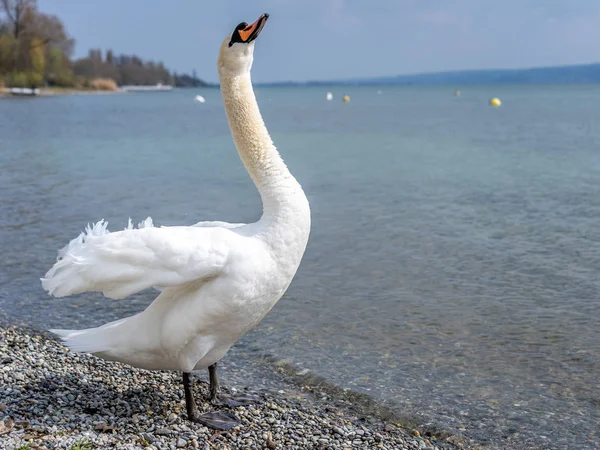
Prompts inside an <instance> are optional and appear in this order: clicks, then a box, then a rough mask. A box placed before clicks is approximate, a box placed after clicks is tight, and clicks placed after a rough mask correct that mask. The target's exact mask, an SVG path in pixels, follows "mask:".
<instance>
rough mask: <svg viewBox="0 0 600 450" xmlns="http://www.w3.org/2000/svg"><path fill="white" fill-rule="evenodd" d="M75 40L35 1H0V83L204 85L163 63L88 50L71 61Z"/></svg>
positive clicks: (37, 84)
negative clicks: (104, 82) (85, 54)
mask: <svg viewBox="0 0 600 450" xmlns="http://www.w3.org/2000/svg"><path fill="white" fill-rule="evenodd" d="M74 47H75V40H74V39H73V38H71V37H70V36H69V34H68V33H67V31H66V30H65V27H64V25H63V23H62V22H61V20H60V19H59V18H58V17H56V16H53V15H48V14H45V13H43V12H41V11H39V10H38V8H37V0H0V84H1V83H2V82H4V84H5V85H7V86H14V87H38V86H43V85H48V86H60V87H79V88H85V87H89V86H90V85H93V81H94V80H96V79H104V80H113V81H114V83H116V84H118V85H155V84H157V83H162V84H172V85H175V86H185V87H190V86H203V85H206V84H207V83H205V82H204V81H202V80H200V79H199V78H198V77H197V76H196V74H195V73H193V75H192V76H190V75H178V74H176V73H173V74H171V73H170V72H169V70H168V69H167V68H166V67H165V66H164V64H163V63H162V62H154V61H144V60H142V59H141V58H139V57H138V56H136V55H122V54H121V55H117V54H115V53H114V52H113V51H112V50H106V51H105V52H104V53H103V52H102V50H101V49H91V50H90V51H89V53H88V56H87V57H85V58H81V59H77V60H74V61H73V60H72V54H73V49H74Z"/></svg>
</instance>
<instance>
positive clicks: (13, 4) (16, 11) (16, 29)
mask: <svg viewBox="0 0 600 450" xmlns="http://www.w3.org/2000/svg"><path fill="white" fill-rule="evenodd" d="M1 6H2V9H3V10H4V14H5V15H6V18H7V19H8V22H9V24H10V25H11V27H12V32H13V36H14V37H15V40H18V39H19V38H20V37H21V34H22V33H23V32H24V31H25V29H26V20H27V15H28V13H32V12H33V11H35V9H36V7H37V1H36V0H2V3H1Z"/></svg>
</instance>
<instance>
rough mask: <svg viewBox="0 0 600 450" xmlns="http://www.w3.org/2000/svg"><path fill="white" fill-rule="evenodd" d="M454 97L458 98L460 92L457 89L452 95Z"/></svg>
mask: <svg viewBox="0 0 600 450" xmlns="http://www.w3.org/2000/svg"><path fill="white" fill-rule="evenodd" d="M454 95H456V96H457V97H460V91H459V90H458V89H457V90H456V92H455V93H454Z"/></svg>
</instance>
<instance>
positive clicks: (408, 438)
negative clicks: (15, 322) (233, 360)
mask: <svg viewBox="0 0 600 450" xmlns="http://www.w3.org/2000/svg"><path fill="white" fill-rule="evenodd" d="M230 365H231V366H234V364H230V363H228V362H225V364H223V371H222V372H223V375H224V383H223V384H224V385H225V386H226V387H224V388H223V390H224V391H229V389H228V387H227V386H228V385H229V383H228V382H227V379H229V378H230V376H228V375H227V373H228V369H229V366H230ZM275 366H276V367H277V372H278V373H279V374H282V375H283V378H284V380H283V381H284V382H285V381H287V382H290V384H289V385H288V386H286V385H277V383H275V384H272V385H271V386H269V387H266V386H264V385H263V386H262V387H261V388H259V389H257V390H253V391H254V392H257V393H259V394H260V396H261V397H262V398H263V399H264V401H263V402H261V403H260V404H258V405H253V406H249V407H238V408H234V409H231V412H233V413H234V414H236V415H237V416H238V417H239V418H240V420H241V422H242V425H241V426H240V427H237V428H234V429H233V430H230V431H228V432H217V431H214V430H210V429H208V428H206V427H204V426H202V425H197V424H193V423H190V422H188V421H187V420H186V418H185V412H184V411H185V403H184V400H183V392H182V388H181V381H180V376H179V374H176V373H172V372H150V371H145V370H139V369H134V368H131V367H129V366H126V365H123V364H119V363H113V362H107V361H103V360H101V359H99V358H96V357H93V356H91V355H79V354H74V353H71V352H69V351H68V349H66V348H65V347H64V346H63V345H62V344H60V343H59V342H58V341H56V340H55V339H53V338H50V337H49V336H48V335H46V334H45V333H41V332H38V331H36V330H32V329H27V328H19V327H3V326H0V378H1V379H3V381H4V382H3V383H2V384H3V385H4V386H5V388H4V389H3V390H0V436H1V438H0V439H2V440H3V441H5V442H6V445H7V447H6V448H7V450H10V449H11V448H19V447H20V446H24V445H27V446H29V447H28V448H30V449H36V448H38V449H43V448H48V449H51V448H71V447H72V446H73V445H76V444H77V443H80V446H81V445H83V444H84V443H86V442H87V443H90V444H91V446H88V447H82V448H88V449H92V448H105V447H112V446H115V445H118V446H119V448H148V449H163V448H164V449H170V448H202V449H213V448H214V449H221V448H223V449H226V448H269V449H279V448H281V449H282V448H286V449H287V448H299V449H303V448H318V449H322V450H325V449H338V448H339V449H346V448H368V449H371V448H381V449H389V450H391V449H409V450H411V449H424V450H434V449H444V450H450V449H457V448H473V449H476V448H481V447H478V446H476V445H474V444H472V443H467V442H466V441H465V440H463V439H462V438H460V437H459V436H453V435H449V434H446V435H444V433H436V432H435V431H431V430H425V429H423V428H419V429H420V430H421V431H419V430H418V429H416V428H413V427H410V426H408V425H406V421H405V420H403V418H401V417H399V416H398V415H397V414H394V413H392V412H391V411H390V410H387V409H386V408H385V407H383V406H376V402H375V401H374V400H372V399H368V397H367V396H362V395H361V394H356V393H349V392H348V391H344V390H342V389H339V388H332V387H331V386H327V384H326V383H325V382H324V381H323V380H320V379H319V378H318V377H315V376H313V375H310V374H308V373H303V374H301V375H299V374H297V373H296V372H295V371H294V369H293V368H292V367H291V366H288V365H286V364H285V363H279V364H278V363H275ZM201 375H202V374H201ZM294 377H296V378H297V379H296V382H298V386H294V385H293V384H291V382H293V378H294ZM286 378H287V380H286ZM237 387H238V389H239V388H242V386H237ZM231 388H232V389H234V388H233V386H231ZM196 390H197V391H199V396H198V399H199V400H200V399H201V398H202V397H204V396H205V395H207V391H208V386H207V383H206V382H205V381H204V380H199V379H197V381H196ZM336 391H339V392H336ZM359 397H360V398H359ZM362 397H367V398H362ZM367 399H368V400H367ZM199 406H200V407H201V408H202V407H207V405H206V404H205V403H203V402H200V403H199ZM398 421H400V423H399V422H398ZM407 426H408V427H407ZM405 427H407V428H405Z"/></svg>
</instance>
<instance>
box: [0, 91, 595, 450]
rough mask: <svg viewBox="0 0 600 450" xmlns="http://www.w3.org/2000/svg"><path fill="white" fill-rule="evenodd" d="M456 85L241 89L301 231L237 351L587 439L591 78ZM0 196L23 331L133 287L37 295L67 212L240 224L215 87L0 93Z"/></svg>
mask: <svg viewBox="0 0 600 450" xmlns="http://www.w3.org/2000/svg"><path fill="white" fill-rule="evenodd" d="M327 90H331V91H332V92H333V93H334V95H335V98H334V101H332V102H327V101H325V93H326V91H327ZM378 90H382V92H381V94H378V93H377V91H378ZM461 90H462V92H463V95H462V96H461V97H455V96H454V88H410V87H407V88H386V87H383V88H362V87H361V88H358V87H345V88H340V87H332V88H296V89H282V88H281V89H276V88H264V89H260V88H259V89H258V92H257V97H258V99H259V103H260V105H261V109H262V112H263V115H264V118H265V121H266V123H267V125H268V127H269V129H270V131H271V133H272V136H273V139H274V141H275V143H276V144H277V145H278V147H279V148H280V150H281V152H282V154H283V156H284V158H285V160H286V162H287V164H288V165H289V167H290V168H291V170H292V172H293V173H294V175H295V176H296V177H297V178H298V180H299V181H300V182H301V183H302V185H303V186H304V188H305V191H306V192H307V195H308V197H309V200H310V202H311V206H312V214H313V231H312V234H311V240H310V243H309V247H308V249H307V253H306V256H305V259H304V261H303V264H302V266H301V268H300V270H299V272H298V275H297V277H296V279H295V280H294V282H293V283H292V286H291V287H290V289H289V291H288V293H287V294H286V296H285V297H284V298H283V299H282V300H281V301H280V303H278V305H277V306H276V307H275V308H274V309H273V311H272V312H271V313H270V315H269V316H267V318H266V319H265V320H264V321H263V322H262V323H261V325H260V326H259V327H258V328H257V329H256V330H254V331H252V332H251V333H249V334H248V335H247V336H246V337H245V338H244V343H245V345H246V346H249V347H251V348H252V349H254V350H255V351H256V352H257V353H262V354H271V355H274V356H276V357H278V358H285V359H287V360H290V361H292V362H294V363H295V364H298V366H300V367H306V368H309V369H312V370H314V371H315V372H317V373H319V374H321V375H323V376H325V377H326V378H327V379H329V380H330V381H332V382H334V383H336V384H339V385H340V386H343V387H347V388H350V389H354V390H356V391H360V392H365V393H368V394H370V395H372V396H374V397H375V398H377V399H379V400H381V401H384V402H386V403H387V404H390V405H392V406H393V407H395V408H397V409H398V410H401V411H403V412H405V413H409V414H412V415H415V416H417V417H418V418H420V420H421V421H422V423H432V424H435V425H440V426H443V427H447V428H450V429H453V430H458V431H460V432H462V433H464V434H466V435H467V436H469V437H473V438H475V439H478V440H479V441H481V442H484V443H491V444H495V445H497V446H500V447H504V448H528V447H530V446H533V445H538V446H540V447H539V448H578V449H580V448H595V447H597V446H599V445H600V438H599V436H598V421H599V420H600V412H599V410H600V393H599V392H600V335H599V333H598V330H599V329H600V305H599V301H598V298H599V297H600V283H599V281H598V271H599V269H600V226H599V223H600V153H599V149H600V108H599V107H598V105H599V104H600V87H599V86H575V87H565V86H561V87H553V86H544V87H532V86H528V87H477V88H463V89H461ZM198 93H202V95H204V96H205V97H206V100H207V102H206V103H205V104H198V103H196V102H194V101H193V98H194V96H195V95H196V94H198ZM343 94H348V95H350V96H351V98H352V101H351V102H350V103H347V104H344V103H342V102H341V100H340V96H341V95H343ZM492 96H498V97H500V98H501V99H502V101H503V106H502V107H501V108H491V107H489V106H488V104H487V101H488V99H489V98H490V97H492ZM0 192H2V196H1V202H0V239H1V242H2V258H1V260H0V310H1V311H2V315H3V316H4V317H5V320H8V321H12V322H15V323H16V322H19V323H22V322H25V323H29V324H31V325H34V326H36V327H40V328H47V327H50V326H54V327H56V326H60V327H79V326H94V325H99V324H101V323H103V322H104V321H108V320H111V319H115V318H118V317H123V316H124V315H127V314H131V313H133V312H136V311H139V310H141V309H143V308H144V307H145V305H146V304H147V303H148V302H149V301H151V299H152V296H153V295H154V293H153V292H143V293H140V294H138V295H136V296H134V297H132V298H130V299H126V300H120V301H113V300H107V299H104V298H102V297H101V296H100V295H96V294H85V295H80V296H77V297H74V298H68V299H53V298H50V297H48V296H47V295H46V294H45V293H44V292H43V291H42V289H41V286H40V283H39V277H41V276H42V275H43V274H44V273H45V271H46V270H47V269H48V268H49V267H50V266H51V265H52V263H53V262H54V259H55V257H56V251H57V249H58V248H60V247H62V246H63V245H64V244H65V243H66V242H67V241H68V240H69V239H71V238H73V237H75V236H76V235H77V234H78V233H79V232H80V231H81V229H82V228H83V227H84V226H85V224H86V223H88V222H94V221H96V220H99V219H101V218H104V219H107V220H108V221H109V222H110V225H109V228H112V229H119V228H121V227H124V226H125V225H126V223H127V219H128V218H129V217H131V218H132V219H133V220H134V221H135V220H142V219H144V218H145V217H147V216H148V215H151V216H152V217H153V219H154V221H155V224H159V225H173V224H192V223H195V222H197V221H199V220H213V219H215V220H227V221H233V222H239V221H253V220H256V219H258V217H259V216H260V199H259V197H258V194H257V193H256V191H255V189H254V187H253V185H252V184H251V182H250V180H249V177H248V176H247V174H246V173H245V172H244V170H243V166H242V165H241V163H240V161H239V159H238V156H237V153H236V151H235V148H234V146H233V144H232V142H231V137H230V135H229V130H228V127H227V122H226V119H225V116H224V112H223V109H222V106H221V101H220V94H219V92H218V91H217V90H205V91H202V92H200V91H194V90H189V91H186V90H184V91H177V92H172V93H151V94H127V95H81V96H62V97H52V98H37V99H2V100H0ZM111 225H112V227H111Z"/></svg>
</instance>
